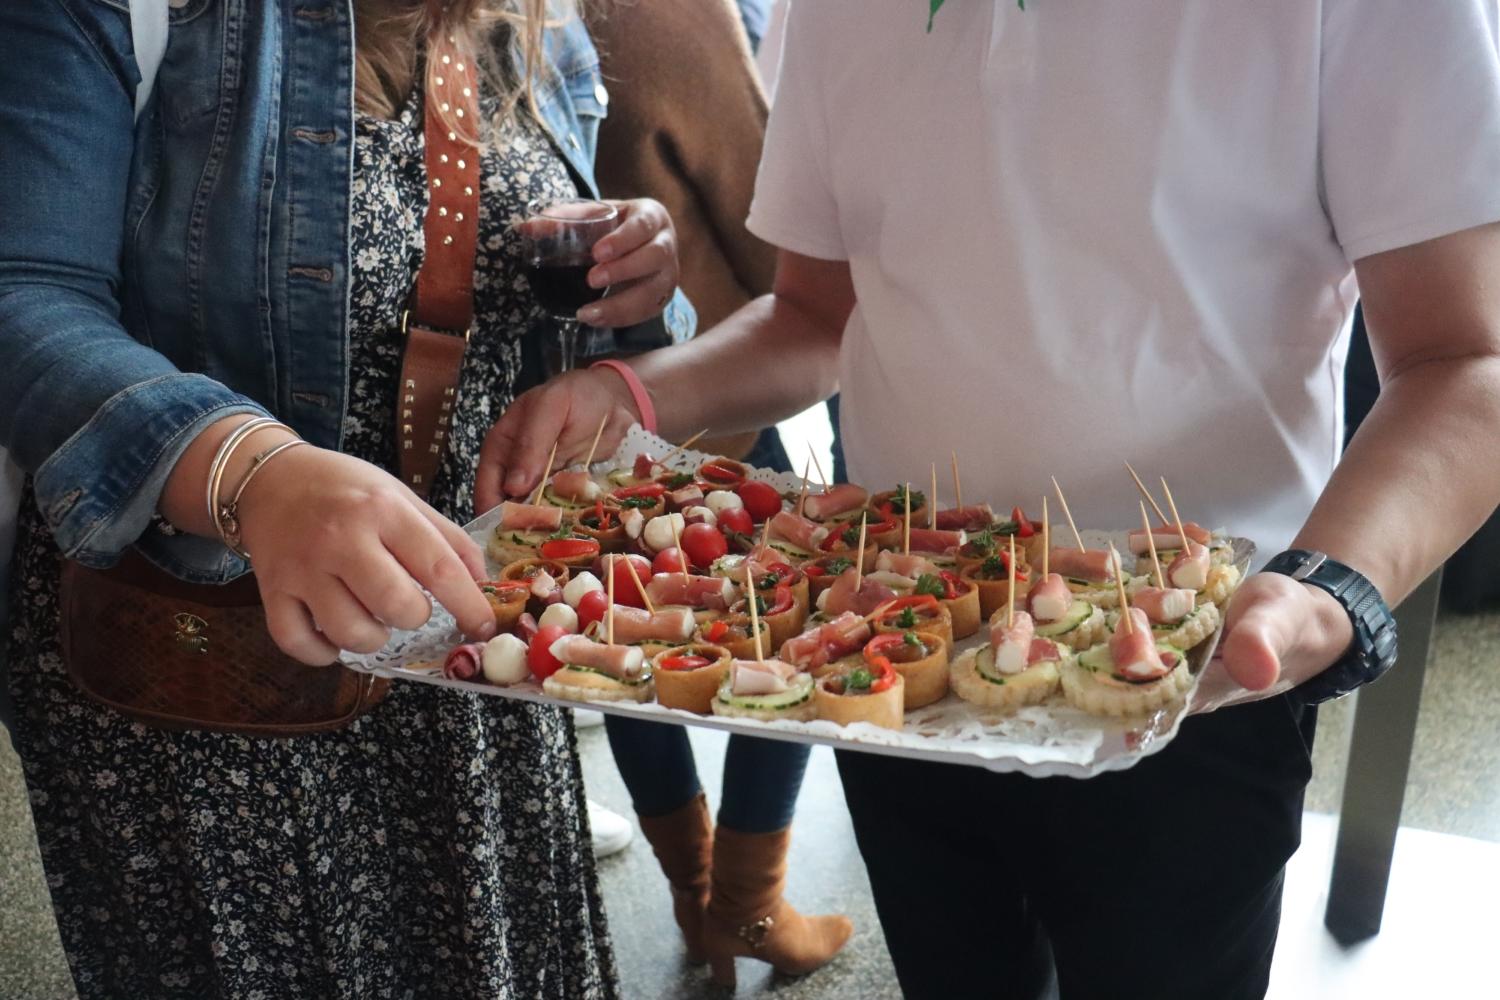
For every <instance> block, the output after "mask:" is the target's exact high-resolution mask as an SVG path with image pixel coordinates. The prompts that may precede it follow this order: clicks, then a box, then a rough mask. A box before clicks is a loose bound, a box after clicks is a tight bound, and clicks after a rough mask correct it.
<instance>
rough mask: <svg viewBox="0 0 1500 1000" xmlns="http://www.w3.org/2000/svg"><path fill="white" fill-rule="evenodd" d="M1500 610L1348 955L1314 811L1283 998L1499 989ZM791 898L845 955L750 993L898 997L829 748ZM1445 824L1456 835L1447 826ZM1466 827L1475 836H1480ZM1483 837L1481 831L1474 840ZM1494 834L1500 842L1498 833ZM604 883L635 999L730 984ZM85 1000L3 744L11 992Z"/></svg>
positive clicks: (627, 861) (710, 773)
mask: <svg viewBox="0 0 1500 1000" xmlns="http://www.w3.org/2000/svg"><path fill="white" fill-rule="evenodd" d="M1497 671H1500V614H1491V615H1486V616H1478V617H1472V618H1444V619H1442V620H1441V622H1440V624H1439V628H1438V633H1437V640H1436V645H1435V649H1434V655H1433V661H1432V665H1431V667H1430V668H1429V670H1428V676H1427V683H1426V690H1425V693H1424V698H1423V710H1422V718H1421V722H1420V725H1419V730H1418V735H1417V744H1416V751H1415V754H1414V757H1413V762H1412V771H1411V780H1410V784H1409V787H1408V793H1407V804H1406V812H1405V815H1404V822H1405V824H1406V825H1407V826H1409V827H1413V828H1416V829H1415V830H1406V831H1403V833H1402V837H1401V840H1400V842H1399V843H1398V848H1397V856H1396V867H1395V871H1394V875H1393V880H1392V887H1391V900H1392V902H1391V905H1390V906H1389V907H1388V908H1387V923H1386V928H1385V930H1384V932H1383V933H1382V934H1381V935H1380V936H1379V937H1378V938H1376V939H1375V940H1374V941H1372V942H1369V943H1367V944H1365V945H1362V946H1359V947H1358V948H1355V949H1351V950H1348V951H1345V950H1343V949H1340V948H1339V947H1338V946H1337V945H1335V944H1333V943H1332V941H1331V940H1330V939H1329V938H1328V937H1327V935H1326V933H1324V932H1323V930H1322V925H1321V916H1322V905H1323V901H1324V894H1325V893H1326V885H1327V867H1328V858H1329V854H1330V851H1331V838H1332V832H1333V824H1332V821H1331V820H1329V819H1327V818H1325V817H1321V816H1311V817H1309V822H1308V825H1307V829H1306V835H1305V843H1304V847H1303V850H1302V851H1301V852H1300V853H1299V854H1298V856H1297V858H1295V859H1294V860H1293V863H1292V868H1291V873H1290V876H1289V882H1288V890H1287V898H1286V908H1285V916H1284V919H1283V930H1282V935H1283V937H1282V941H1283V943H1282V946H1281V949H1280V952H1279V954H1278V962H1277V968H1276V972H1275V978H1274V982H1273V989H1272V994H1271V996H1272V997H1273V998H1274V1000H1311V998H1318V1000H1344V998H1351V1000H1352V998H1355V997H1358V998H1360V1000H1384V998H1387V997H1390V998H1396V997H1400V998H1402V1000H1405V998H1409V997H1411V996H1413V995H1418V993H1419V992H1420V995H1423V996H1429V997H1434V998H1442V1000H1469V998H1474V1000H1480V998H1492V997H1496V996H1500V988H1496V987H1495V983H1496V981H1497V980H1496V978H1495V976H1494V974H1493V972H1492V971H1491V968H1490V964H1489V955H1490V954H1491V953H1492V951H1493V941H1492V939H1493V937H1494V934H1495V932H1496V930H1497V929H1500V905H1497V903H1496V902H1495V901H1496V900H1500V847H1496V846H1493V845H1494V844H1500V771H1497V769H1496V768H1495V766H1494V761H1495V760H1496V754H1495V750H1494V747H1495V745H1496V743H1497V741H1500V684H1497V682H1496V676H1497ZM1350 707H1351V706H1350V705H1348V704H1346V703H1339V704H1336V705H1333V706H1330V707H1329V708H1327V709H1325V711H1324V713H1323V716H1322V719H1321V722H1320V727H1319V733H1318V745H1317V748H1316V753H1315V755H1314V756H1315V763H1316V776H1315V778H1314V780H1313V784H1312V787H1311V788H1310V789H1309V793H1308V807H1309V809H1310V810H1314V811H1316V812H1318V813H1331V812H1335V811H1336V810H1337V808H1338V803H1339V793H1340V787H1341V781H1342V774H1343V767H1344V763H1345V757H1346V746H1345V744H1346V742H1347V736H1348V721H1349V715H1350V712H1349V709H1350ZM582 745H583V754H584V768H585V772H586V775H587V779H588V782H589V788H590V791H591V793H592V794H593V795H594V796H595V797H596V798H598V799H599V800H601V801H603V802H604V803H605V804H607V805H610V806H613V807H615V808H624V807H625V806H627V805H628V798H627V796H626V794H625V791H624V788H623V786H622V785H621V784H620V780H619V777H618V775H617V774H616V773H615V770H614V766H613V762H612V761H611V760H610V757H609V753H608V747H607V746H606V744H605V742H604V737H603V733H602V732H600V731H598V730H595V731H590V732H585V733H583V734H582ZM694 746H695V748H696V750H697V753H698V757H699V770H700V773H701V774H702V776H703V778H704V781H705V783H706V784H707V785H708V786H709V789H710V796H711V798H716V795H717V785H718V778H717V776H718V772H719V768H720V765H721V762H722V753H723V740H722V737H721V736H719V735H718V734H711V733H706V732H698V733H696V734H695V736H694ZM796 829H797V834H796V838H795V841H794V843H793V847H792V858H791V873H792V880H791V885H790V890H789V896H790V898H791V899H792V901H793V902H794V903H795V904H796V905H797V906H798V907H799V908H801V909H803V910H804V911H806V912H829V911H837V912H842V913H847V914H849V915H850V916H851V917H852V918H853V920H854V922H855V924H856V927H857V932H856V936H855V938H854V941H853V942H852V943H851V945H850V947H849V949H848V950H847V951H846V953H845V954H844V955H843V956H841V957H840V958H839V959H838V960H836V961H835V962H834V963H833V964H831V965H830V966H828V967H827V968H825V969H823V970H821V971H819V972H817V973H815V974H813V975H811V976H808V977H806V978H804V979H800V980H790V979H783V978H781V977H777V976H774V975H772V974H770V972H769V970H767V969H766V968H764V967H763V966H759V965H758V964H757V963H752V962H749V961H742V962H741V963H740V965H739V975H740V983H739V989H738V991H737V992H736V995H737V996H741V997H752V996H774V997H777V998H780V1000H802V998H839V1000H845V998H856V997H857V998H860V1000H887V998H896V997H898V996H899V993H898V991H897V990H896V988H895V986H894V983H893V975H892V970H891V966H890V960H889V958H888V957H887V955H886V952H885V948H884V945H883V943H882V940H881V937H880V933H879V928H878V925H877V924H876V921H875V918H874V913H873V909H872V906H871V903H870V897H869V887H868V883H867V882H866V880H865V876H864V872H863V869H862V867H861V865H860V863H859V857H858V853H857V851H856V850H855V849H854V846H853V839H852V833H851V830H850V827H849V821H848V817H847V815H846V814H845V812H844V804H843V795H842V792H841V789H840V787H839V783H838V778H837V775H836V773H835V770H834V765H833V759H832V756H831V755H830V754H829V753H828V752H827V751H826V750H822V749H819V750H817V751H815V752H814V754H813V758H812V763H811V765H810V767H809V769H808V776H807V781H806V783H805V785H804V788H803V795H802V798H801V800H800V803H799V811H798V815H797V827H796ZM1422 831H1439V832H1441V833H1444V834H1452V835H1458V836H1436V835H1433V834H1429V833H1424V832H1422ZM1460 838H1475V839H1473V840H1465V839H1460ZM1476 841H1478V842H1476ZM1484 842H1493V843H1484ZM602 872H603V878H604V888H605V894H606V898H607V901H608V906H609V910H610V919H611V923H612V925H613V927H614V930H615V939H616V947H617V951H618V955H619V958H620V964H621V969H622V972H623V974H624V976H625V981H626V986H627V996H629V997H631V998H637V997H639V998H653V1000H654V998H664V1000H665V998H695V997H715V996H723V995H724V992H723V991H716V990H714V989H712V988H711V987H710V986H709V984H708V982H707V977H706V973H705V971H704V970H703V969H701V968H693V967H687V966H684V965H683V964H682V963H681V953H680V949H679V947H678V946H677V944H676V943H675V942H676V932H675V929H674V927H673V926H672V924H671V914H670V908H669V904H668V899H667V894H666V891H665V887H664V885H663V883H662V882H661V881H660V874H659V872H658V870H657V868H656V863H655V860H654V859H653V858H652V856H651V853H650V851H649V849H648V848H646V846H645V845H644V844H643V843H640V842H637V843H636V844H635V845H633V846H632V847H631V848H630V849H629V850H627V851H625V852H624V853H623V854H620V855H617V856H616V857H614V858H611V859H609V860H607V861H605V862H604V863H603V866H602ZM71 996H72V992H71V989H70V988H69V984H68V978H67V972H66V968H65V966H64V964H63V961H62V956H61V954H60V952H59V950H58V945H57V936H56V930H55V928H54V927H53V925H52V920H51V915H50V911H49V910H48V908H47V905H46V899H45V887H44V885H43V882H42V879H41V873H40V870H39V866H38V862H37V857H36V850H35V846H34V843H33V842H32V839H31V835H30V821H29V815H28V813H27V809H26V805H25V798H24V794H23V792H22V789H21V786H20V779H19V773H18V765H17V762H16V760H15V757H14V756H13V755H12V754H11V753H10V751H9V748H8V745H7V746H5V747H4V748H3V749H0V998H3V1000H66V998H69V997H71Z"/></svg>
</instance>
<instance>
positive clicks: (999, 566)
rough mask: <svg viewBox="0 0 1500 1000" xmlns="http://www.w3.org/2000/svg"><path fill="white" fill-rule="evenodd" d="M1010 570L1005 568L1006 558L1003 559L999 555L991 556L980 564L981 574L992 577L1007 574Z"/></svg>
mask: <svg viewBox="0 0 1500 1000" xmlns="http://www.w3.org/2000/svg"><path fill="white" fill-rule="evenodd" d="M1009 572H1010V571H1009V570H1007V569H1006V568H1005V560H1003V559H1001V558H1000V557H999V556H990V557H989V558H988V559H986V560H985V561H984V562H982V563H980V564H979V573H980V575H981V576H985V577H988V578H990V579H995V578H997V577H1002V576H1006V575H1007V574H1008V573H1009Z"/></svg>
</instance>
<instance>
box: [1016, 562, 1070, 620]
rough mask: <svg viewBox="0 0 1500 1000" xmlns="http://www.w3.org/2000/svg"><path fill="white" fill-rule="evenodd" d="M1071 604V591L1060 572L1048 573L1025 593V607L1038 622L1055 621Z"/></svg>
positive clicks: (1065, 612) (1066, 611)
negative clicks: (1029, 591)
mask: <svg viewBox="0 0 1500 1000" xmlns="http://www.w3.org/2000/svg"><path fill="white" fill-rule="evenodd" d="M1072 606H1073V592H1072V591H1071V590H1069V589H1068V584H1067V582H1066V581H1065V580H1063V578H1062V574H1061V573H1048V574H1047V577H1046V579H1044V580H1039V581H1038V582H1037V585H1036V586H1034V587H1032V588H1031V593H1029V594H1027V595H1026V609H1027V610H1028V611H1029V612H1031V616H1032V618H1033V619H1035V620H1036V621H1039V622H1055V621H1057V620H1058V619H1059V618H1061V617H1062V616H1063V615H1065V614H1067V613H1068V609H1069V608H1071V607H1072Z"/></svg>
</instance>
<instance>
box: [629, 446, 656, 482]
mask: <svg viewBox="0 0 1500 1000" xmlns="http://www.w3.org/2000/svg"><path fill="white" fill-rule="evenodd" d="M655 471H656V459H654V458H652V457H651V456H650V455H648V454H647V453H646V452H641V453H640V454H639V455H637V456H635V465H634V466H632V467H631V469H630V472H631V474H632V475H634V476H635V478H637V479H650V478H651V475H652V473H654V472H655Z"/></svg>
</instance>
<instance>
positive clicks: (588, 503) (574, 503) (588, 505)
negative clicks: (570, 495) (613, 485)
mask: <svg viewBox="0 0 1500 1000" xmlns="http://www.w3.org/2000/svg"><path fill="white" fill-rule="evenodd" d="M542 495H543V496H545V497H546V498H547V502H548V503H550V504H551V505H552V506H554V507H561V508H562V509H563V510H592V509H593V507H594V501H592V500H564V499H563V498H562V497H560V496H558V495H557V494H556V493H553V492H552V487H550V486H548V487H547V488H546V489H545V490H543V491H542Z"/></svg>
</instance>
